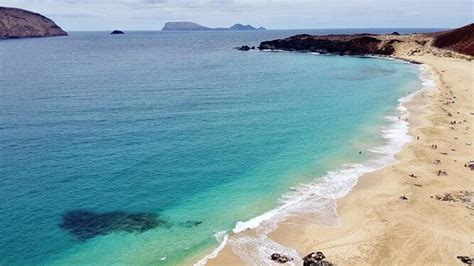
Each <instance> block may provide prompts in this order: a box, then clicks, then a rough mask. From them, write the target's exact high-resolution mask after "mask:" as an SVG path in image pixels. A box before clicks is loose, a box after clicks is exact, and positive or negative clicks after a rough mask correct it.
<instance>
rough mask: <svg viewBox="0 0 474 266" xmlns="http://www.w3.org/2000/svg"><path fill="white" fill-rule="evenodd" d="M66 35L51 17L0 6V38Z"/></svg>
mask: <svg viewBox="0 0 474 266" xmlns="http://www.w3.org/2000/svg"><path fill="white" fill-rule="evenodd" d="M63 35H67V33H66V32H65V31H63V30H62V29H61V28H60V27H59V26H58V25H56V23H54V22H53V21H52V20H51V19H49V18H47V17H45V16H42V15H40V14H37V13H33V12H31V11H27V10H23V9H19V8H8V7H0V38H1V39H9V38H28V37H47V36H63Z"/></svg>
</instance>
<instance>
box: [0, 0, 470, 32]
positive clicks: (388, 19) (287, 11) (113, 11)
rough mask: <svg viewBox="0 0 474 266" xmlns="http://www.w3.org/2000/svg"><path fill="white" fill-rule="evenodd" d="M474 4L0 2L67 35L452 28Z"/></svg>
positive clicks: (406, 0) (389, 0) (401, 0)
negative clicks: (194, 26)
mask: <svg viewBox="0 0 474 266" xmlns="http://www.w3.org/2000/svg"><path fill="white" fill-rule="evenodd" d="M473 3H474V2H473V1H472V0H253V1H252V0H195V1H191V0H116V1H112V0H0V6H7V7H18V8H23V9H27V10H30V11H34V12H37V13H40V14H42V15H45V16H47V17H49V18H50V19H52V20H54V21H55V22H56V23H57V24H58V25H59V26H60V27H62V28H63V29H65V30H66V31H80V30H84V31H87V30H112V29H121V30H160V29H161V28H162V27H163V25H164V23H166V22H168V21H192V22H196V23H199V24H201V25H205V26H209V27H228V26H231V25H233V24H235V23H242V24H252V25H254V26H263V27H266V28H268V29H318V28H410V27H419V28H454V27H458V26H463V25H465V24H468V23H472V22H473V20H474V18H473V16H474V15H473V14H474V7H473V6H474V4H473Z"/></svg>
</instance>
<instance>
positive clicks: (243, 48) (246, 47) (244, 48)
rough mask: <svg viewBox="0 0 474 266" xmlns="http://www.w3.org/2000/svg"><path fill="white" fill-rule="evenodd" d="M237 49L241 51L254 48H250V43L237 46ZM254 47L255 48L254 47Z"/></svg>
mask: <svg viewBox="0 0 474 266" xmlns="http://www.w3.org/2000/svg"><path fill="white" fill-rule="evenodd" d="M235 49H237V50H239V51H249V50H250V49H252V48H250V47H249V46H248V45H243V46H241V47H237V48H235ZM254 49H255V48H254Z"/></svg>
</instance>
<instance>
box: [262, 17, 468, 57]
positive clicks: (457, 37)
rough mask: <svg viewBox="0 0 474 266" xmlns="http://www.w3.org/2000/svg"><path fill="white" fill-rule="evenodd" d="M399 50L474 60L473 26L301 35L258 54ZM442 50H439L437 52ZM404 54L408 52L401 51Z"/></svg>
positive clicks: (383, 52)
mask: <svg viewBox="0 0 474 266" xmlns="http://www.w3.org/2000/svg"><path fill="white" fill-rule="evenodd" d="M399 47H402V48H403V47H405V48H408V47H410V48H409V49H408V50H409V51H408V52H409V53H412V54H411V55H415V54H417V53H421V52H422V51H423V52H424V53H425V52H430V53H433V54H436V53H445V55H448V56H449V53H450V51H452V52H455V53H458V54H463V55H469V56H474V24H469V25H466V26H464V27H462V28H458V29H454V30H450V31H444V32H435V33H418V34H409V35H400V34H399V33H397V32H393V33H391V34H381V35H378V34H353V35H308V34H301V35H295V36H292V37H288V38H285V39H277V40H272V41H265V42H262V43H261V44H260V46H259V49H260V50H284V51H308V52H317V53H321V54H338V55H381V56H393V55H396V51H399V50H400V49H398V48H399ZM437 48H442V49H437ZM404 50H407V49H404Z"/></svg>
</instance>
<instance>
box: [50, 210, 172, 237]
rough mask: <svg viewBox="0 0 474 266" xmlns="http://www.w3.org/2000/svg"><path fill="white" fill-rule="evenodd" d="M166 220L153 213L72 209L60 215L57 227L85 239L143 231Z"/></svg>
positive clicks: (163, 223) (164, 222) (160, 224)
mask: <svg viewBox="0 0 474 266" xmlns="http://www.w3.org/2000/svg"><path fill="white" fill-rule="evenodd" d="M166 224H167V222H166V221H165V220H164V219H162V218H160V216H159V215H158V214H155V213H127V212H121V211H116V212H104V213H96V212H92V211H87V210H72V211H68V212H66V213H65V214H64V215H63V217H62V222H61V224H60V225H59V227H60V228H61V229H63V230H66V231H68V232H69V233H71V234H72V235H74V236H75V237H76V238H77V239H78V240H81V241H85V240H88V239H91V238H94V237H96V236H100V235H107V234H111V233H113V232H120V231H123V232H128V233H143V232H145V231H147V230H150V229H154V228H157V227H159V226H163V225H166Z"/></svg>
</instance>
